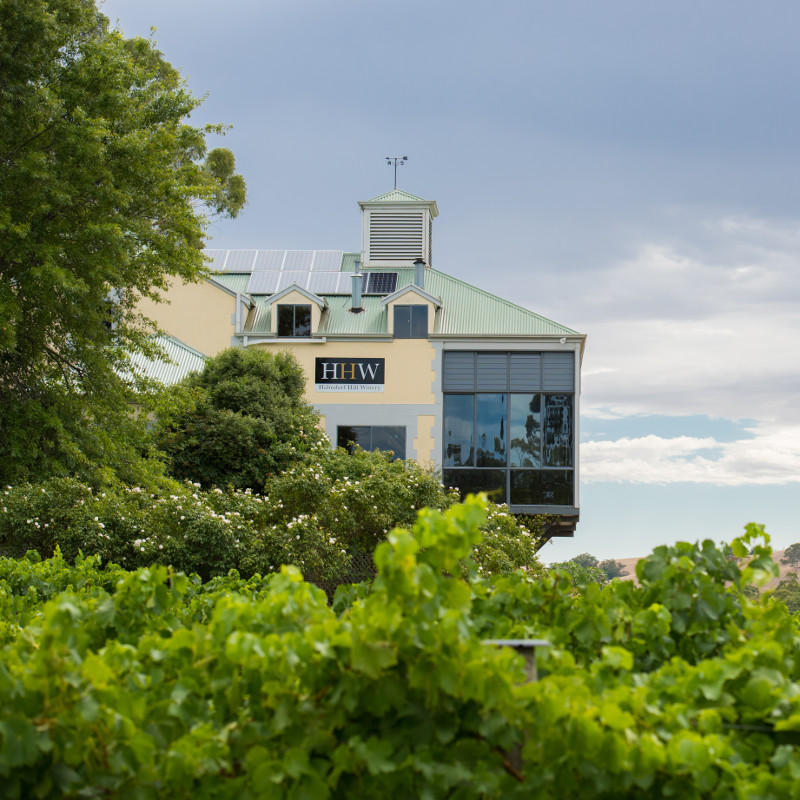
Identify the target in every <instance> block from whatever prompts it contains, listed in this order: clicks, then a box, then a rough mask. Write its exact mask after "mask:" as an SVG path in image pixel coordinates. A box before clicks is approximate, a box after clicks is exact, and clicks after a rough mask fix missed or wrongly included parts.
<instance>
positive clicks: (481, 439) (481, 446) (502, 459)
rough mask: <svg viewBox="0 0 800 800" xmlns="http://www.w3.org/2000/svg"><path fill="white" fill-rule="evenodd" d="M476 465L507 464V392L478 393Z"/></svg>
mask: <svg viewBox="0 0 800 800" xmlns="http://www.w3.org/2000/svg"><path fill="white" fill-rule="evenodd" d="M475 397H476V400H477V406H478V407H477V414H476V419H475V428H476V437H475V440H476V442H477V444H476V448H477V449H476V452H475V466H476V467H504V466H505V465H506V397H507V395H505V394H479V395H476V396H475Z"/></svg>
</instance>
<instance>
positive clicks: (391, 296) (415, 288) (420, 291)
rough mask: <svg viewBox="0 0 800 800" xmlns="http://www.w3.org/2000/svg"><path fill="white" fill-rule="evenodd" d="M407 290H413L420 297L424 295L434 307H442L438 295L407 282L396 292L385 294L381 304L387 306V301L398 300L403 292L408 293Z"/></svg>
mask: <svg viewBox="0 0 800 800" xmlns="http://www.w3.org/2000/svg"><path fill="white" fill-rule="evenodd" d="M409 292H413V293H415V294H418V295H419V296H420V297H424V298H425V299H426V300H427V301H428V302H429V303H433V305H435V306H436V308H441V307H442V301H441V300H440V299H439V298H438V297H434V296H433V295H432V294H429V293H428V292H426V291H425V290H424V289H420V288H419V286H415V285H414V284H413V283H408V284H406V285H405V286H403V287H402V288H401V289H398V290H397V291H396V292H394V293H392V294H387V295H386V297H384V298H383V300H381V305H384V306H388V305H389V303H393V302H394V301H395V300H399V299H400V298H401V297H402V296H403V295H404V294H408V293H409Z"/></svg>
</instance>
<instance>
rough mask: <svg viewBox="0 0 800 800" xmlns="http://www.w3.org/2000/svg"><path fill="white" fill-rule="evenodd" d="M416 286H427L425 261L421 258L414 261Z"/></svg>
mask: <svg viewBox="0 0 800 800" xmlns="http://www.w3.org/2000/svg"><path fill="white" fill-rule="evenodd" d="M414 286H418V287H419V288H420V289H424V288H425V262H424V261H423V260H422V259H421V258H418V259H417V260H416V261H415V262H414Z"/></svg>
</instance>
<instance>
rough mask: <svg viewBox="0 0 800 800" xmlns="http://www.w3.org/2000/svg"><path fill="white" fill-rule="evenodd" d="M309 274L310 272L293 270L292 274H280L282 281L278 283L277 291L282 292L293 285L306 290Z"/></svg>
mask: <svg viewBox="0 0 800 800" xmlns="http://www.w3.org/2000/svg"><path fill="white" fill-rule="evenodd" d="M309 274H310V273H309V271H308V270H293V271H292V272H288V271H287V270H284V271H283V272H281V274H280V275H281V279H280V281H279V283H278V288H277V291H279V292H282V291H283V290H284V289H285V288H286V287H287V286H291V285H292V284H293V283H296V284H297V285H298V286H302V287H303V288H304V289H305V288H306V285H307V284H308V276H309Z"/></svg>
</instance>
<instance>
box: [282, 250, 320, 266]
mask: <svg viewBox="0 0 800 800" xmlns="http://www.w3.org/2000/svg"><path fill="white" fill-rule="evenodd" d="M313 263H314V251H313V250H287V251H286V259H285V260H284V262H283V268H284V269H311V265H312V264H313Z"/></svg>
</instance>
